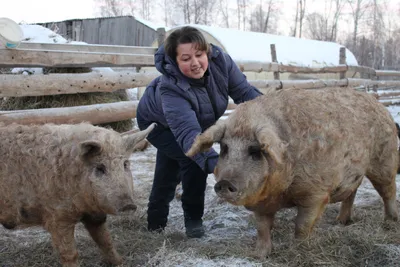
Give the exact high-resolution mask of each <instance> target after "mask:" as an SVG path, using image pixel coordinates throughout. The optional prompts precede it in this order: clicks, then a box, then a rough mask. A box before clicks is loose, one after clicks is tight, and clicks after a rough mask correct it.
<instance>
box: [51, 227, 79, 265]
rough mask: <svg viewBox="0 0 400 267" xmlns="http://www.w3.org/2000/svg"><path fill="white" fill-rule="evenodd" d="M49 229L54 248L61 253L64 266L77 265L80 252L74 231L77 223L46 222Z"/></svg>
mask: <svg viewBox="0 0 400 267" xmlns="http://www.w3.org/2000/svg"><path fill="white" fill-rule="evenodd" d="M46 229H47V231H48V232H49V233H50V234H51V239H52V242H53V246H54V248H55V249H56V250H57V252H58V253H59V256H60V259H61V264H62V266H63V267H77V266H79V265H78V252H77V250H76V245H75V239H74V232H75V224H74V223H70V222H68V223H67V222H59V221H56V220H54V221H53V222H51V223H48V224H46Z"/></svg>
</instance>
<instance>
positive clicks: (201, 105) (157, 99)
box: [138, 45, 261, 173]
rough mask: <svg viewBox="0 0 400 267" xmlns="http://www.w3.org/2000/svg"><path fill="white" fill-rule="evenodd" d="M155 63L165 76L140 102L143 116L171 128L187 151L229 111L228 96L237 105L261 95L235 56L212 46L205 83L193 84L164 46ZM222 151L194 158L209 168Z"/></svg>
mask: <svg viewBox="0 0 400 267" xmlns="http://www.w3.org/2000/svg"><path fill="white" fill-rule="evenodd" d="M155 66H156V68H157V70H158V71H159V72H161V73H162V74H163V75H161V76H159V77H157V78H156V79H154V80H153V81H152V82H151V83H150V84H149V85H148V86H147V88H146V91H145V92H144V94H143V96H142V97H141V99H140V102H139V105H138V113H140V115H141V117H142V119H144V120H147V121H149V122H157V123H158V124H159V125H160V124H161V125H162V126H164V127H166V128H170V129H171V131H172V133H173V134H174V136H175V138H176V140H177V142H178V144H179V145H180V147H181V148H182V150H183V151H184V152H187V151H188V150H189V149H190V147H191V146H192V144H193V141H194V139H195V138H196V136H197V135H198V134H200V133H202V132H203V131H204V130H206V129H207V128H208V127H210V126H211V125H213V124H214V123H215V122H216V121H217V120H218V119H219V118H220V117H221V116H222V115H223V114H224V112H225V111H226V108H227V106H228V99H229V98H228V97H229V96H230V97H231V98H232V99H233V100H234V102H235V103H236V104H239V103H242V102H244V101H248V100H251V99H254V98H256V97H257V96H259V95H261V93H260V91H258V90H257V89H256V88H255V87H253V86H251V85H250V84H249V83H248V82H247V80H246V77H245V76H244V74H243V73H242V72H241V71H240V70H239V68H238V67H237V65H236V64H235V63H234V62H233V61H232V58H231V57H230V56H229V55H228V54H226V53H224V52H223V51H222V49H221V48H219V47H217V46H214V45H211V52H210V55H209V65H208V70H207V73H206V75H205V86H203V87H201V86H200V87H199V86H193V83H192V81H193V80H192V79H190V78H188V77H186V76H185V75H183V74H182V73H181V71H180V70H179V68H178V65H177V63H176V62H175V61H174V60H172V59H171V58H170V57H169V56H167V55H166V54H165V50H164V47H163V46H161V47H160V48H159V49H158V51H157V52H156V54H155ZM217 159H218V153H216V152H215V151H214V150H213V149H211V150H210V151H208V152H205V153H199V154H197V155H196V156H195V157H194V158H193V160H195V161H196V163H197V164H198V165H199V166H200V167H201V168H202V169H203V170H205V171H207V172H208V173H209V172H212V170H207V169H208V168H210V167H208V168H207V165H211V166H212V168H213V167H214V166H215V164H216V161H217Z"/></svg>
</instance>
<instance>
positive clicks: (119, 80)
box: [0, 72, 160, 97]
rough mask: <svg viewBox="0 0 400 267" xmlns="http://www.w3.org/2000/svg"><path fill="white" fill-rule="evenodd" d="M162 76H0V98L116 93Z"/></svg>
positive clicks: (156, 74) (105, 73) (131, 73)
mask: <svg viewBox="0 0 400 267" xmlns="http://www.w3.org/2000/svg"><path fill="white" fill-rule="evenodd" d="M159 75H160V73H158V72H154V73H148V74H147V73H135V72H104V73H96V72H91V73H74V74H48V75H12V74H1V75H0V97H5V96H14V97H19V96H41V95H59V94H76V93H89V92H113V91H116V90H119V89H128V88H135V87H142V86H147V85H148V84H149V83H150V82H151V80H153V79H154V78H156V77H157V76H159Z"/></svg>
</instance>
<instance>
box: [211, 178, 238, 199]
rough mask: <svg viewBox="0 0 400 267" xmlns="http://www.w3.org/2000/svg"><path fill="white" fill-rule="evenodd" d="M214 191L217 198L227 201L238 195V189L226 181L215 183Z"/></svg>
mask: <svg viewBox="0 0 400 267" xmlns="http://www.w3.org/2000/svg"><path fill="white" fill-rule="evenodd" d="M214 190H215V192H216V193H217V195H218V196H220V197H223V198H228V199H233V198H235V197H236V196H237V194H238V189H237V188H236V187H235V186H234V185H233V184H232V183H231V182H229V181H227V180H221V181H219V182H218V183H216V184H215V186H214Z"/></svg>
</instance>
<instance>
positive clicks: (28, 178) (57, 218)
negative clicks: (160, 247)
mask: <svg viewBox="0 0 400 267" xmlns="http://www.w3.org/2000/svg"><path fill="white" fill-rule="evenodd" d="M154 126H155V125H154V124H153V125H151V126H149V128H148V129H146V130H145V131H141V132H137V133H131V134H126V135H123V134H119V133H117V132H115V131H113V130H108V129H105V128H101V127H96V126H92V125H91V124H87V123H81V124H76V125H54V124H45V125H41V126H39V125H36V126H35V125H31V126H25V125H17V124H11V125H8V126H2V127H0V136H1V138H0V223H1V224H2V225H3V226H4V227H5V228H8V229H13V228H16V227H18V226H33V225H39V226H43V227H44V228H45V229H46V230H47V231H48V232H49V233H50V234H51V238H52V243H53V246H54V247H55V249H56V250H57V251H58V253H59V256H60V258H61V263H62V265H63V266H78V253H77V250H76V247H75V240H74V229H75V224H76V223H78V222H82V223H83V224H84V226H85V227H86V229H87V230H88V232H89V233H90V235H91V237H92V238H93V240H94V241H95V242H96V243H97V245H98V246H99V247H100V249H101V250H102V252H103V254H104V257H105V260H106V261H107V262H109V263H112V264H121V263H122V259H121V257H120V256H119V254H118V253H117V252H116V250H115V248H114V246H113V244H112V241H111V236H110V233H109V231H108V229H107V227H106V224H105V222H106V216H107V214H117V213H118V212H121V211H127V210H134V209H136V206H135V204H134V203H133V177H132V173H131V170H130V164H129V156H130V154H131V153H132V151H133V149H134V147H135V145H136V144H137V143H138V142H140V141H142V140H143V139H144V138H145V137H146V136H147V134H148V133H149V132H150V131H151V130H152V129H153V128H154Z"/></svg>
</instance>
